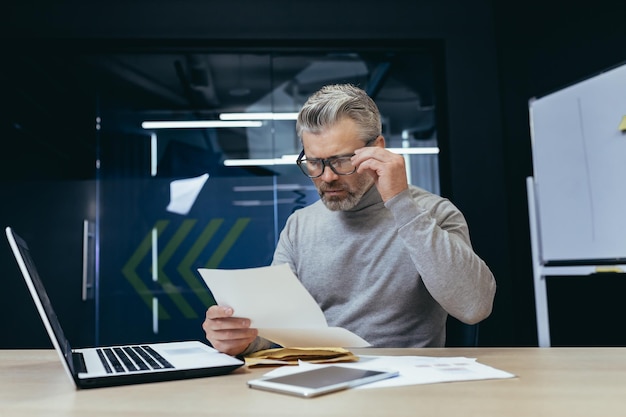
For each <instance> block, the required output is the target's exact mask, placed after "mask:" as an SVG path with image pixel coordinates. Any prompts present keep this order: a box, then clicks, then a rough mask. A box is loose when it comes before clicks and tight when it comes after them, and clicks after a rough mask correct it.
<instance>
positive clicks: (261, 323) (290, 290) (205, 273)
mask: <svg viewBox="0 0 626 417" xmlns="http://www.w3.org/2000/svg"><path fill="white" fill-rule="evenodd" d="M198 272H200V276H202V279H204V282H205V283H206V285H207V287H209V289H210V290H211V292H212V293H213V297H214V298H215V301H216V302H217V303H218V304H219V305H224V306H230V307H232V308H233V309H234V311H235V316H236V317H246V318H249V319H250V320H251V321H252V325H251V326H252V327H255V328H257V329H259V336H261V337H264V338H266V339H268V340H271V341H273V342H275V343H278V344H279V345H281V346H283V347H345V348H349V347H366V346H370V344H369V343H368V342H366V341H365V340H363V339H362V338H361V337H359V336H357V335H356V334H354V333H352V332H350V331H349V330H346V329H343V328H340V327H329V326H328V323H327V322H326V318H325V317H324V313H323V312H322V310H321V309H320V307H319V306H318V304H317V302H316V301H315V300H314V299H313V297H312V296H311V294H309V292H308V291H307V290H306V289H305V288H304V286H303V285H302V283H300V281H299V280H298V278H297V277H296V276H295V275H294V274H293V272H292V271H291V268H289V266H288V265H286V264H284V265H275V266H263V267H258V268H247V269H208V268H200V269H198Z"/></svg>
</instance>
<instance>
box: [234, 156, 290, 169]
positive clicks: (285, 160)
mask: <svg viewBox="0 0 626 417" xmlns="http://www.w3.org/2000/svg"><path fill="white" fill-rule="evenodd" d="M297 159H298V155H283V156H282V157H280V158H273V159H272V158H268V159H225V160H224V166H227V167H244V166H260V165H295V163H296V160H297Z"/></svg>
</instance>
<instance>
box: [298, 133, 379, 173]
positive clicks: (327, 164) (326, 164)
mask: <svg viewBox="0 0 626 417" xmlns="http://www.w3.org/2000/svg"><path fill="white" fill-rule="evenodd" d="M379 136H380V135H378V136H376V137H375V138H373V139H370V140H368V141H367V142H365V145H364V146H363V147H366V146H370V145H371V144H372V143H374V142H375V141H376V139H378V137H379ZM354 155H355V154H351V155H337V156H331V157H330V158H326V159H310V160H309V161H317V162H321V163H322V172H320V173H319V175H309V174H307V173H306V172H305V170H304V168H303V167H302V160H303V159H304V156H305V155H304V148H302V151H301V152H300V155H298V159H297V160H296V164H298V167H299V168H300V171H302V173H303V174H304V175H306V176H307V177H309V178H319V177H321V176H322V175H324V170H325V169H326V167H329V168H330V169H331V170H332V171H333V172H334V173H335V174H337V175H352V174H354V173H355V172H356V169H357V168H356V167H354V169H353V170H352V171H351V172H346V173H343V172H337V171H336V170H335V168H334V167H333V165H332V162H333V161H335V160H337V159H340V158H352V157H353V156H354ZM304 160H305V161H307V159H304Z"/></svg>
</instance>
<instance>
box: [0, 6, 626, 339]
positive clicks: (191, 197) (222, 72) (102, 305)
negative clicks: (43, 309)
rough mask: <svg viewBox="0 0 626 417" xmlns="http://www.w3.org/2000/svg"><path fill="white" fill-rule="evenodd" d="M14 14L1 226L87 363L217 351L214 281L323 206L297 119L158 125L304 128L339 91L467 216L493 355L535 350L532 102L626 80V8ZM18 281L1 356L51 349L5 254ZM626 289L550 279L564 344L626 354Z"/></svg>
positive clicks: (263, 260) (8, 18) (4, 277)
mask: <svg viewBox="0 0 626 417" xmlns="http://www.w3.org/2000/svg"><path fill="white" fill-rule="evenodd" d="M12 3H15V4H11V5H9V6H8V7H5V8H4V9H5V10H4V11H3V13H2V25H0V31H1V33H2V37H1V40H0V42H1V45H2V51H3V65H2V66H1V67H0V83H1V86H2V90H1V91H2V95H1V100H2V103H3V105H2V109H3V111H2V112H1V114H0V141H1V143H2V145H3V150H2V152H0V192H1V193H2V204H0V220H1V223H2V226H3V227H5V226H9V225H10V226H12V227H14V229H15V230H16V231H17V232H18V233H19V234H21V235H22V237H24V238H25V239H26V240H27V241H28V242H29V244H30V248H31V251H32V253H33V256H34V257H35V261H36V262H37V266H38V269H39V273H40V275H41V276H42V279H43V280H44V282H45V283H46V285H47V288H48V291H49V293H50V297H51V299H52V302H53V304H54V305H55V308H56V310H57V315H58V316H59V318H60V319H61V321H62V322H63V324H64V325H65V330H66V332H67V333H68V334H67V335H68V337H69V338H70V340H72V342H73V344H74V345H76V346H79V345H87V344H92V343H117V342H120V341H124V342H132V341H134V340H161V339H171V338H194V339H202V338H203V337H204V335H203V333H202V330H201V328H200V324H201V322H202V319H203V313H204V310H205V308H206V306H207V305H208V304H210V302H211V297H210V294H209V293H208V292H207V291H206V289H205V288H203V286H202V284H201V283H200V281H199V279H200V278H199V275H198V274H197V272H196V271H195V268H198V267H223V268H240V267H251V266H261V265H267V264H269V262H270V261H271V255H272V252H273V246H274V244H275V242H276V239H277V236H278V232H279V231H280V228H281V227H282V224H284V221H285V219H286V217H287V216H288V215H289V214H290V213H291V212H292V211H293V210H296V209H298V208H299V207H301V206H303V205H306V204H310V203H311V202H312V201H314V200H315V199H316V193H315V191H314V189H313V188H312V186H311V184H310V182H309V180H308V179H307V178H306V177H304V176H302V175H301V174H300V173H299V172H298V170H297V168H296V167H295V166H294V164H287V165H282V164H280V162H284V160H285V159H287V160H289V158H291V157H293V155H297V154H298V153H299V151H300V148H299V145H298V142H297V138H296V137H295V134H294V132H293V127H294V125H295V122H294V121H293V120H290V119H288V116H285V119H275V118H272V117H269V116H268V117H267V118H266V119H264V120H261V121H258V120H257V121H254V123H253V124H252V125H250V126H248V127H208V128H206V127H204V128H186V129H181V128H177V129H167V128H155V127H150V126H145V125H144V126H142V122H145V121H182V120H186V121H197V120H204V121H206V120H213V121H219V122H220V123H221V122H226V121H227V120H222V119H220V115H222V117H223V118H224V117H226V118H227V117H228V116H224V115H228V114H231V115H232V114H233V113H239V112H244V113H256V112H273V113H275V114H284V115H288V114H289V113H293V112H296V111H297V110H298V106H299V105H301V104H302V103H303V100H305V99H306V97H307V96H308V94H310V93H312V92H313V91H315V90H316V89H317V88H319V87H321V85H323V84H326V83H331V82H333V83H334V82H353V83H356V84H359V85H361V86H363V87H364V88H366V89H367V90H368V92H369V93H370V94H371V95H372V96H373V97H374V98H375V100H376V101H377V103H378V105H379V106H380V108H381V112H382V113H383V117H384V134H385V136H386V138H387V140H388V142H389V145H390V146H393V147H394V148H400V151H405V152H415V153H412V154H407V156H406V158H407V162H408V166H409V167H410V169H409V175H410V176H411V180H412V182H413V183H414V184H416V185H419V186H422V187H424V188H427V189H429V190H431V191H433V192H436V193H439V194H441V195H444V196H446V197H448V198H450V199H451V200H452V201H453V202H454V203H455V204H456V205H457V206H458V207H459V208H460V209H461V210H462V211H463V213H464V214H465V216H466V218H467V221H468V223H469V226H470V233H471V238H472V243H473V245H474V248H475V250H476V252H477V253H478V254H479V255H480V256H481V257H482V258H483V259H485V261H486V262H487V263H488V265H489V266H490V267H491V269H492V271H493V272H494V275H495V277H496V280H497V283H498V292H497V296H496V301H495V305H494V310H493V313H492V315H491V317H489V318H488V319H487V320H485V321H484V322H482V323H481V324H480V327H479V338H478V345H479V346H536V345H537V334H536V324H535V312H534V296H533V280H532V267H531V258H530V238H529V227H528V210H527V198H526V188H525V187H526V185H525V179H526V177H527V176H529V175H532V159H531V141H530V133H529V123H528V100H529V99H530V98H532V97H538V96H542V95H545V94H548V93H550V92H552V91H555V90H557V89H560V88H563V87H564V86H567V85H569V84H571V83H575V82H577V81H579V80H581V79H583V78H586V77H589V76H592V75H594V74H596V73H598V72H600V71H603V70H605V69H607V68H610V67H613V66H615V65H618V64H620V63H622V62H624V60H625V59H626V2H624V1H610V0H598V1H595V2H593V3H588V2H556V1H554V2H551V1H547V2H540V1H537V0H530V1H526V2H523V3H519V4H511V3H507V2H497V1H487V0H484V1H472V2H468V1H462V0H426V1H399V0H391V1H387V2H376V1H370V0H361V1H358V2H357V1H345V2H329V1H325V0H321V1H317V2H297V1H283V0H257V1H254V2H252V1H228V2H227V1H192V0H183V1H176V2H173V1H166V0H158V1H150V2H148V1H137V0H135V1H124V2H117V1H109V2H104V1H92V2H88V3H85V2H79V1H74V0H72V1H63V2H45V3H44V2H21V3H18V2H12ZM244 119H246V118H244ZM247 119H248V120H249V117H247ZM218 124H219V123H218ZM433 149H434V150H435V151H433ZM262 159H266V160H267V159H270V160H271V161H269V162H268V161H265V162H263V161H259V160H262ZM227 160H228V161H230V162H229V163H228V164H225V161H227ZM250 160H256V161H257V162H253V163H250V162H249V161H250ZM246 161H248V162H246ZM205 174H208V178H207V176H206V175H205ZM189 201H191V202H192V203H189ZM572 227H576V225H572ZM364 256H367V255H366V254H364ZM0 265H2V272H1V273H0V279H1V283H2V284H1V291H0V298H1V300H0V317H1V319H0V334H1V335H2V336H1V337H0V347H42V346H49V341H48V339H47V336H46V334H45V331H44V328H43V326H42V325H41V323H40V321H39V319H38V317H37V314H36V311H35V309H34V306H33V303H32V301H31V300H30V298H29V295H28V292H27V290H26V287H25V285H24V283H23V282H22V280H21V278H20V275H19V271H18V269H17V266H16V264H15V262H14V260H13V258H12V256H11V254H10V250H9V247H8V245H7V244H6V243H5V244H1V245H0ZM329 271H332V265H329ZM83 280H86V283H85V284H84V283H83ZM623 281H624V280H623V278H622V277H621V275H620V274H616V275H611V274H608V275H605V276H604V275H603V276H588V277H559V278H553V279H550V280H549V281H548V293H549V296H550V298H549V300H550V323H551V332H552V344H553V345H554V346H559V345H561V346H573V345H580V346H583V345H584V346H604V345H623V344H624V342H625V341H626V337H625V336H624V335H623V332H619V331H617V330H618V329H619V328H620V327H619V326H616V325H615V323H619V322H620V319H621V318H623V315H624V313H623V311H622V310H621V305H622V302H621V294H623V293H624V289H625V286H626V285H625V284H624V282H623ZM372 302H375V300H372ZM450 329H451V331H450V342H449V343H450V345H454V344H455V343H458V344H463V343H465V342H466V340H465V339H464V338H463V336H462V334H463V332H464V331H465V328H464V327H463V326H460V325H459V324H458V323H455V322H454V321H451V323H450ZM620 333H621V334H620ZM459 335H461V336H459Z"/></svg>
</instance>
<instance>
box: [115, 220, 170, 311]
mask: <svg viewBox="0 0 626 417" xmlns="http://www.w3.org/2000/svg"><path fill="white" fill-rule="evenodd" d="M168 223H169V221H168V220H159V221H157V222H156V224H155V225H154V228H155V229H156V230H157V236H160V235H161V232H163V230H165V228H166V227H167V224H168ZM151 248H152V231H150V232H149V233H148V234H147V235H146V236H145V237H144V238H143V240H142V241H141V243H140V244H139V247H138V248H137V250H136V251H135V253H133V255H132V256H131V257H130V259H129V260H128V262H126V265H124V266H123V267H122V274H124V276H125V277H126V279H127V280H128V282H129V283H130V285H132V287H133V288H134V289H135V291H137V294H139V296H140V297H141V299H142V300H143V302H144V303H145V304H146V306H147V307H148V308H149V309H151V310H152V292H151V291H150V289H149V288H148V287H147V286H146V284H144V282H143V281H142V280H141V277H139V275H138V274H137V267H138V266H139V264H140V263H141V260H142V259H143V258H144V257H145V256H146V255H147V254H148V253H150V251H151ZM159 317H160V318H162V319H169V318H170V315H169V313H168V312H167V311H165V309H164V308H163V306H162V305H160V304H159Z"/></svg>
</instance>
